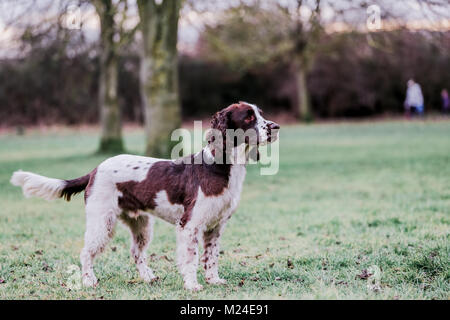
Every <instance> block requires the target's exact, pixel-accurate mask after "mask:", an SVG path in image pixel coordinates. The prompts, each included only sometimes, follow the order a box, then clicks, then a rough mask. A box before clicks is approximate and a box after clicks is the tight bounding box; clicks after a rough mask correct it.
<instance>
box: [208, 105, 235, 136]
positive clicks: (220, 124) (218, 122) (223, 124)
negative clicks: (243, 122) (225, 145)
mask: <svg viewBox="0 0 450 320" xmlns="http://www.w3.org/2000/svg"><path fill="white" fill-rule="evenodd" d="M230 114H231V112H230V111H229V110H227V109H223V110H221V111H218V112H216V114H214V116H213V117H212V119H211V128H212V129H216V130H219V131H220V132H221V133H222V137H223V139H224V140H225V137H226V130H227V129H229V124H230Z"/></svg>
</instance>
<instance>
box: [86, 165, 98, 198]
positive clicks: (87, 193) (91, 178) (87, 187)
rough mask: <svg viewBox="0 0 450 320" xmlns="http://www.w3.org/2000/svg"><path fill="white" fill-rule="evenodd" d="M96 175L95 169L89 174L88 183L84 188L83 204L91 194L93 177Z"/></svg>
mask: <svg viewBox="0 0 450 320" xmlns="http://www.w3.org/2000/svg"><path fill="white" fill-rule="evenodd" d="M96 174H97V168H95V169H94V170H92V172H91V173H90V174H89V175H90V177H89V183H88V184H87V186H86V191H85V192H84V202H87V199H88V197H89V195H90V194H91V189H92V185H93V184H94V180H95V175H96Z"/></svg>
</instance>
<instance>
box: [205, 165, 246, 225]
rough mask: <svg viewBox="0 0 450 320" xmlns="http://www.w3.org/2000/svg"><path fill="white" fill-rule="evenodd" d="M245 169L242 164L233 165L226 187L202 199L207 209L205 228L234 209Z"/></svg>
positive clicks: (239, 196) (220, 219)
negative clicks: (216, 194) (214, 194)
mask: <svg viewBox="0 0 450 320" xmlns="http://www.w3.org/2000/svg"><path fill="white" fill-rule="evenodd" d="M245 174H246V169H245V166H244V165H234V166H233V167H232V168H231V171H230V178H229V183H228V187H227V188H225V189H224V191H223V193H222V194H221V195H218V196H214V197H207V198H205V199H203V201H205V205H206V206H207V207H209V209H207V210H205V211H204V214H205V216H204V222H205V224H206V226H207V228H211V227H213V226H215V225H216V224H217V223H218V222H220V221H223V220H226V219H228V218H229V217H230V216H231V214H233V212H234V211H235V210H236V208H237V206H238V205H239V201H240V198H241V192H242V187H243V183H244V179H245Z"/></svg>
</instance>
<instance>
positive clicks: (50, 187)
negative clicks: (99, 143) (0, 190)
mask: <svg viewBox="0 0 450 320" xmlns="http://www.w3.org/2000/svg"><path fill="white" fill-rule="evenodd" d="M90 176H91V173H89V174H87V175H85V176H82V177H80V178H77V179H73V180H61V179H53V178H47V177H44V176H40V175H38V174H35V173H31V172H26V171H22V170H19V171H16V172H14V173H13V175H12V177H11V180H10V182H11V183H12V184H13V185H15V186H18V187H22V191H23V194H24V196H25V197H27V198H29V197H32V196H35V197H39V198H43V199H45V200H48V201H50V200H54V199H56V198H64V199H66V200H67V201H70V198H71V197H72V195H74V194H77V193H79V192H81V191H83V190H84V189H86V186H87V185H88V183H89V179H90Z"/></svg>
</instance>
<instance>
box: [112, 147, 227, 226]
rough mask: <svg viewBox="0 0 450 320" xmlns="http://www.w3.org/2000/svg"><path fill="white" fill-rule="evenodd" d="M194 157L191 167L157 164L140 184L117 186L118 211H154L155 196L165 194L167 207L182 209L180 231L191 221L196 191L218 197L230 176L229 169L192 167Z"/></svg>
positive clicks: (208, 166)
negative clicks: (120, 193)
mask: <svg viewBox="0 0 450 320" xmlns="http://www.w3.org/2000/svg"><path fill="white" fill-rule="evenodd" d="M202 156H203V155H202V154H199V155H197V157H202ZM194 157H195V156H194V155H191V156H190V163H189V162H188V161H185V160H187V159H186V158H182V159H179V160H178V161H175V162H172V161H158V162H156V163H154V164H153V166H152V167H151V168H150V170H149V171H148V173H147V177H146V178H145V179H144V180H143V181H141V182H137V181H126V182H121V183H117V189H118V190H119V191H120V192H122V196H121V197H120V198H119V207H120V208H122V209H123V210H127V211H137V210H148V209H150V210H151V209H154V208H155V206H156V203H155V197H156V194H157V193H158V192H159V191H161V190H165V191H166V192H167V196H168V199H169V201H170V203H172V204H181V205H183V207H184V214H183V216H181V217H180V225H181V226H182V227H183V226H184V225H186V223H187V222H188V221H189V220H190V217H191V213H192V209H193V207H194V205H195V200H196V199H197V191H198V188H199V187H200V188H201V190H202V192H203V193H204V194H205V195H206V196H217V195H220V194H221V193H222V192H223V190H224V189H225V188H226V187H227V186H228V179H229V175H230V165H227V164H223V165H219V164H206V163H201V164H195V159H194ZM186 162H188V163H186Z"/></svg>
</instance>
